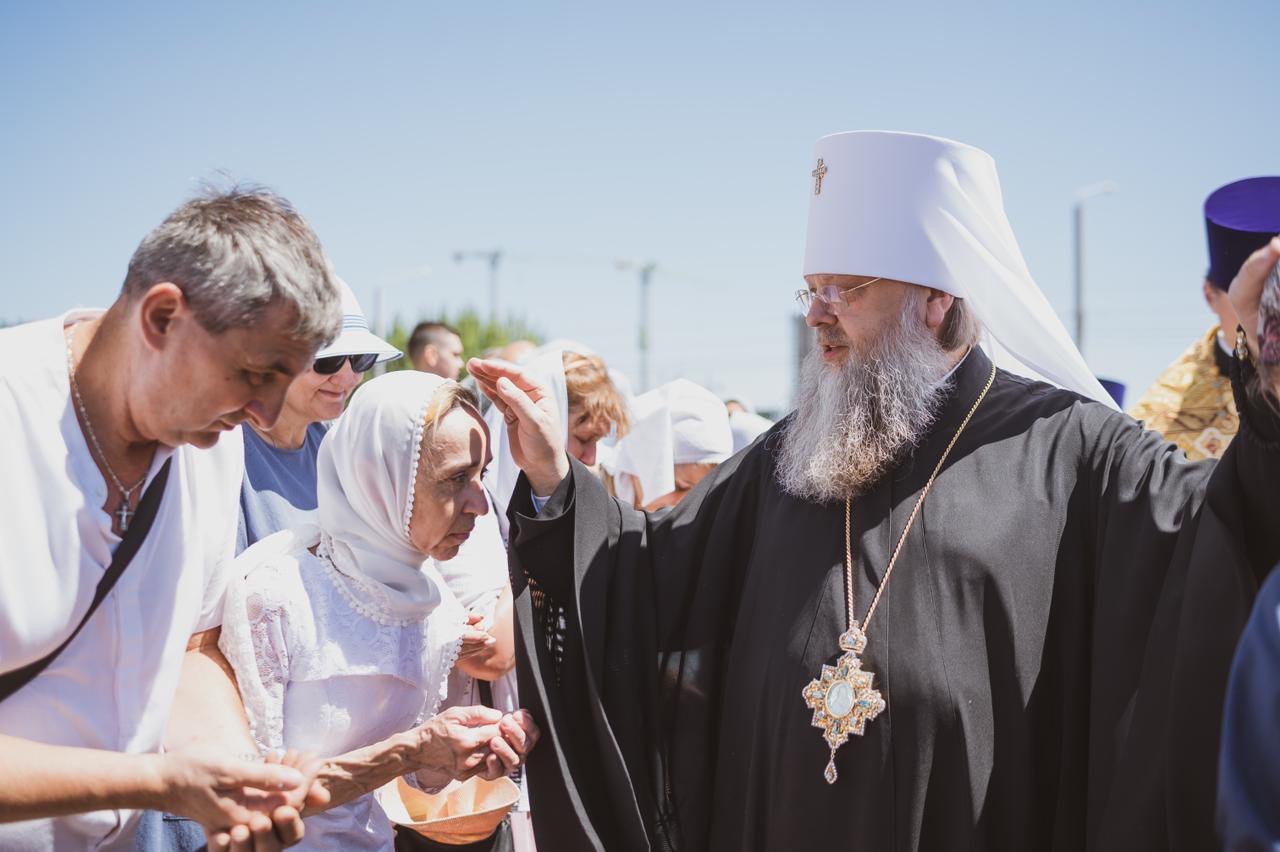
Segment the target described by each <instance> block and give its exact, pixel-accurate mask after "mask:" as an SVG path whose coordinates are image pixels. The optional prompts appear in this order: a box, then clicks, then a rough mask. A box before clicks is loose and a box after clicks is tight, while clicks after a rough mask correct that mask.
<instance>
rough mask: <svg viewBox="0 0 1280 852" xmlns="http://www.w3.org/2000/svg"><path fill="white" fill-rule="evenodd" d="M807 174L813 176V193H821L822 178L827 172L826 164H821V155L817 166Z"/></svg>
mask: <svg viewBox="0 0 1280 852" xmlns="http://www.w3.org/2000/svg"><path fill="white" fill-rule="evenodd" d="M809 174H810V176H812V177H813V194H814V195H821V194H822V179H823V178H824V177H826V174H827V167H826V165H824V164H823V162H822V158H821V157H819V158H818V167H817V168H816V169H814V170H813V171H811V172H809Z"/></svg>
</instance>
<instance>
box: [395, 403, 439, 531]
mask: <svg viewBox="0 0 1280 852" xmlns="http://www.w3.org/2000/svg"><path fill="white" fill-rule="evenodd" d="M440 387H444V385H441V386H440ZM438 393H440V391H439V389H437V390H436V392H435V393H433V394H432V395H431V396H430V397H428V399H427V401H426V402H424V403H423V404H422V410H421V411H419V412H418V419H417V421H415V422H414V424H413V452H412V453H411V454H410V459H411V461H410V465H411V467H410V470H412V471H413V475H412V476H410V477H409V499H408V500H407V501H405V505H404V535H405V538H409V524H410V522H411V521H413V500H414V496H415V494H416V492H417V490H418V462H419V461H420V460H421V457H422V436H423V434H424V433H425V432H426V429H427V422H426V421H427V412H428V411H430V410H431V402H432V400H434V399H435V398H436V394H438Z"/></svg>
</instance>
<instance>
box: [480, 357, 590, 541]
mask: <svg viewBox="0 0 1280 852" xmlns="http://www.w3.org/2000/svg"><path fill="white" fill-rule="evenodd" d="M520 366H521V369H523V370H524V371H525V373H526V374H527V375H528V376H529V377H530V378H532V379H533V380H534V381H537V382H539V383H540V384H542V385H543V386H544V387H547V388H550V390H551V395H552V396H553V397H554V398H555V401H556V414H557V416H558V417H559V418H560V429H561V432H562V433H563V439H564V443H565V444H568V443H569V389H568V386H567V385H566V384H565V379H564V354H563V350H561V349H545V348H543V349H539V351H538V354H537V355H534V356H532V357H530V358H528V359H527V360H525V361H523V362H522V363H521V365H520ZM484 419H485V422H486V423H487V424H489V446H491V447H492V448H493V461H492V462H491V463H490V464H489V470H488V471H487V472H486V473H485V477H484V485H485V488H487V489H488V491H489V496H490V497H491V498H492V500H493V508H494V512H495V514H496V515H497V516H498V526H499V528H500V529H501V530H502V538H503V541H506V538H507V527H508V524H507V506H508V505H509V504H510V503H511V495H512V494H513V493H514V492H515V490H516V480H518V479H519V478H520V466H519V465H517V464H516V460H515V457H514V456H513V455H512V454H511V438H510V436H509V435H508V434H507V421H506V419H505V418H503V416H502V411H501V410H500V409H499V408H498V406H496V405H495V406H493V407H491V408H490V409H489V411H488V412H487V413H486V414H485V416H484ZM543 496H546V495H543Z"/></svg>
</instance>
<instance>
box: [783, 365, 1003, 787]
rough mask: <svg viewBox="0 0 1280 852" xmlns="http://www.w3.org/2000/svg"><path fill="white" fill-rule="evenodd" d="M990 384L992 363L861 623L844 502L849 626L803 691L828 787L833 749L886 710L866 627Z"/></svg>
mask: <svg viewBox="0 0 1280 852" xmlns="http://www.w3.org/2000/svg"><path fill="white" fill-rule="evenodd" d="M995 380H996V368H995V365H994V364H993V365H992V366H991V375H990V376H988V377H987V384H986V386H985V387H984V388H983V389H982V393H980V394H978V398H977V400H975V401H974V403H973V407H972V408H970V409H969V413H968V414H966V415H965V418H964V420H963V421H962V422H961V423H960V428H959V429H957V430H956V433H955V434H954V435H952V436H951V443H949V444H947V448H946V449H945V450H943V452H942V458H940V459H938V464H937V466H936V467H935V468H934V469H933V473H932V474H930V475H929V481H928V482H926V483H925V484H924V489H923V490H922V491H921V492H920V497H919V499H917V500H916V505H915V508H913V509H912V510H911V515H910V516H909V517H908V518H907V525H906V526H905V527H903V528H902V535H901V536H899V537H898V544H897V546H896V547H894V549H893V555H892V556H890V557H889V566H888V567H887V568H885V569H884V579H882V580H881V581H880V585H879V586H878V587H877V588H876V594H875V597H873V598H872V599H871V606H869V607H867V615H866V617H865V618H863V619H862V623H861V624H859V623H858V622H857V620H856V619H855V618H854V611H853V523H852V520H851V518H852V515H853V499H852V498H850V497H846V498H845V500H844V589H845V607H846V609H845V613H846V619H847V620H848V624H849V629H848V630H846V631H845V632H844V633H841V634H840V648H841V649H842V650H843V651H844V654H843V655H841V657H840V659H839V660H837V661H836V664H835V665H834V666H828V665H823V667H822V674H821V675H819V676H818V677H817V678H815V679H813V680H811V681H809V685H808V686H806V687H805V688H804V690H803V693H802V694H803V695H804V703H805V706H807V707H809V708H810V709H811V710H813V722H812V724H813V726H814V727H815V728H822V738H823V739H825V740H826V741H827V745H828V746H830V747H831V758H830V759H829V760H828V761H827V768H826V769H825V770H824V771H823V773H822V777H823V778H825V779H827V783H828V784H834V783H836V749H838V748H840V746H842V745H844V744H845V743H846V742H847V741H848V740H849V735H850V734H857V735H858V736H862V735H863V733H864V732H865V731H866V727H867V722H870V721H871V720H872V719H874V718H876V717H877V716H879V715H880V714H881V713H882V712H884V709H885V707H886V706H887V705H886V704H885V701H884V698H883V697H882V696H881V695H880V690H878V689H875V688H874V687H873V686H872V683H873V682H874V680H875V675H874V674H872V673H871V672H869V671H864V670H863V668H862V659H861V658H860V656H859V655H860V654H861V653H862V652H863V651H865V650H866V647H867V633H866V631H867V627H868V626H869V625H870V624H871V616H872V615H874V614H875V611H876V607H877V606H878V605H879V604H880V596H881V595H883V594H884V590H885V589H886V588H887V587H888V586H889V577H890V575H892V574H893V566H895V565H897V564H898V556H899V555H900V554H901V553H902V545H903V544H905V543H906V540H907V533H909V532H910V531H911V527H912V525H913V524H914V523H915V521H916V516H917V515H919V514H920V507H921V506H923V505H924V498H925V497H927V496H928V495H929V489H931V488H932V487H933V483H934V480H936V479H937V478H938V474H939V473H941V472H942V465H943V464H944V463H945V462H946V460H947V456H949V455H951V450H952V449H953V448H954V447H955V445H956V441H958V440H960V435H961V434H962V433H963V432H964V430H965V427H966V426H968V425H969V421H970V420H972V419H973V415H974V413H975V412H976V411H977V410H978V406H979V405H981V404H982V400H984V399H986V396H987V391H989V390H991V385H992V384H993V383H994V382H995Z"/></svg>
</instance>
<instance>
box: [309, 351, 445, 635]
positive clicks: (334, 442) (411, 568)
mask: <svg viewBox="0 0 1280 852" xmlns="http://www.w3.org/2000/svg"><path fill="white" fill-rule="evenodd" d="M448 381H449V380H448V379H442V378H440V377H439V376H436V375H433V374H431V373H421V372H418V371H417V370H400V371H397V372H394V373H387V374H386V375H383V376H379V377H377V378H376V379H372V380H370V381H368V382H365V384H364V385H363V386H362V387H361V388H360V389H359V390H358V391H356V393H355V395H354V396H353V397H352V399H351V405H350V406H348V407H347V410H346V412H345V413H344V414H343V415H342V417H341V418H339V420H338V422H337V425H336V426H334V427H333V428H332V429H330V430H329V432H328V434H326V435H325V437H324V440H323V441H322V442H321V443H320V454H319V457H318V459H317V461H316V469H317V489H316V490H317V498H318V501H317V502H318V516H319V524H320V529H321V530H322V531H323V536H322V540H321V547H322V548H323V549H325V550H326V551H327V552H329V553H330V554H331V555H332V557H333V563H334V566H335V567H336V568H337V569H338V570H339V571H341V572H342V573H343V574H345V575H347V576H348V577H350V578H352V579H353V580H355V581H357V582H358V583H360V584H361V585H362V586H364V587H366V588H370V589H371V590H372V591H374V592H375V593H376V594H377V596H378V598H379V599H380V603H382V604H385V605H386V607H387V609H388V611H389V612H390V613H391V614H393V615H395V616H396V617H398V618H414V617H422V616H425V615H426V614H427V613H429V612H430V611H431V610H432V609H434V608H435V607H436V605H437V604H439V602H440V599H441V592H440V587H439V585H438V581H437V576H438V575H436V572H435V570H434V568H433V567H432V566H431V562H430V560H427V559H426V558H425V557H424V556H423V555H422V553H421V552H419V551H418V550H417V549H416V548H415V547H414V546H413V545H412V544H411V543H410V541H409V521H410V519H411V518H412V517H413V499H414V483H415V481H416V479H417V471H418V457H419V455H420V453H421V449H422V433H423V430H424V428H425V426H424V423H423V419H424V417H425V416H426V412H427V407H428V405H430V403H431V399H432V398H433V397H434V396H435V395H436V393H437V392H438V391H439V390H440V389H441V387H443V386H444V385H445V384H447V383H448Z"/></svg>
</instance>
